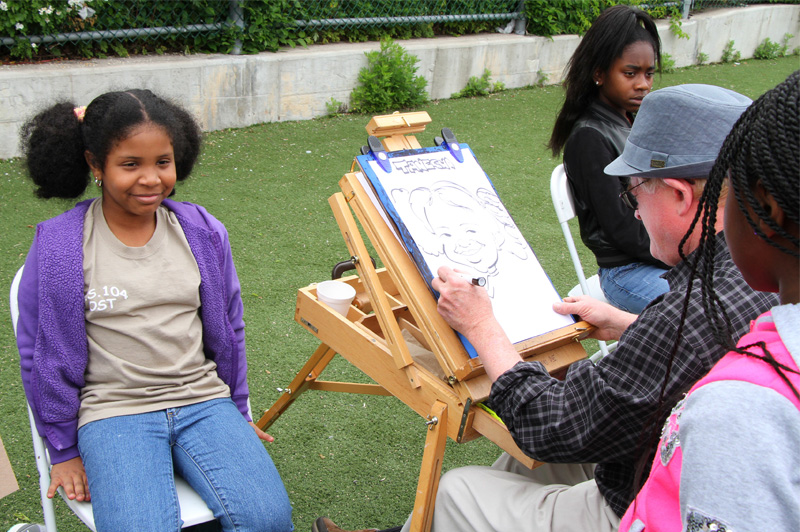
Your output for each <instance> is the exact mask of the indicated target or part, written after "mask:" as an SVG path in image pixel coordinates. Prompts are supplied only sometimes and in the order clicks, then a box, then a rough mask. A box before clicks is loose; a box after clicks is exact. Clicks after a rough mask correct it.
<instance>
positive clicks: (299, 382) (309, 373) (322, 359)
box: [256, 344, 336, 430]
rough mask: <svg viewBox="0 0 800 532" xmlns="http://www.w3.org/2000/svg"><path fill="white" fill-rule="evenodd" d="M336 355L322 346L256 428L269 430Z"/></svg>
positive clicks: (325, 346)
mask: <svg viewBox="0 0 800 532" xmlns="http://www.w3.org/2000/svg"><path fill="white" fill-rule="evenodd" d="M334 355H336V351H334V350H333V349H331V348H330V347H328V346H327V345H325V344H320V346H319V347H318V348H317V350H316V351H314V354H313V355H311V357H310V358H309V359H308V361H307V362H306V363H305V365H304V366H303V368H302V369H301V370H300V372H299V373H298V374H297V376H296V377H295V378H294V379H292V382H291V383H290V384H289V388H287V389H286V391H285V392H284V393H283V394H282V395H281V396H280V397H279V398H278V400H277V401H275V404H273V405H272V407H271V408H270V409H269V410H267V411H266V412H265V413H264V415H263V416H261V419H259V420H258V422H256V426H257V427H258V428H260V429H261V430H267V428H268V427H269V426H270V425H272V423H273V422H274V421H275V420H276V419H278V417H280V415H281V414H283V412H284V411H285V410H286V409H287V408H289V407H290V406H291V404H292V403H293V402H294V400H295V399H297V397H298V396H299V395H300V394H301V393H303V392H304V391H306V389H307V388H308V387H309V385H310V384H311V383H312V382H314V381H315V380H316V379H317V377H319V374H320V373H322V370H324V369H325V367H326V366H327V365H328V364H329V363H330V361H331V360H333V357H334Z"/></svg>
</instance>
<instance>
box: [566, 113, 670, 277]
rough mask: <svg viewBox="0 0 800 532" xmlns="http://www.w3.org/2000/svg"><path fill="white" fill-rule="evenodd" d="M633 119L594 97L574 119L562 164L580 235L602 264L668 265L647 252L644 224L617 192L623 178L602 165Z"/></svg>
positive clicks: (616, 148) (619, 145)
mask: <svg viewBox="0 0 800 532" xmlns="http://www.w3.org/2000/svg"><path fill="white" fill-rule="evenodd" d="M630 132H631V124H630V123H629V122H628V120H626V119H625V118H624V117H623V116H622V115H620V114H619V113H618V112H617V111H615V110H614V109H612V108H611V107H609V106H608V105H606V104H604V103H603V102H601V101H599V100H595V102H594V103H592V105H591V106H589V108H588V109H587V110H586V112H585V113H584V114H583V116H581V118H579V119H578V121H577V122H576V123H575V125H574V126H573V128H572V132H570V135H569V138H568V139H567V142H566V144H565V145H564V168H565V170H566V172H567V179H568V183H569V187H570V189H571V190H572V195H573V200H574V203H575V212H576V214H577V215H578V223H579V225H580V232H581V240H583V243H584V244H585V245H586V247H588V248H589V249H590V250H592V252H593V253H594V255H595V258H596V259H597V265H598V266H600V267H603V268H614V267H617V266H624V265H625V264H630V263H633V262H645V263H648V264H655V265H659V266H661V267H664V268H666V266H664V265H663V264H662V263H661V262H660V261H658V260H656V259H654V258H653V257H652V255H650V238H649V237H648V236H647V232H646V231H645V228H644V225H643V224H642V222H641V221H639V220H637V219H636V218H635V217H634V215H633V211H632V210H631V209H629V208H628V207H626V206H625V205H624V204H623V203H622V200H621V199H620V198H619V193H620V192H622V191H623V190H624V188H623V187H624V186H625V183H626V180H623V179H620V178H616V177H611V176H607V175H605V173H603V169H604V168H605V167H606V165H608V164H609V163H610V162H611V161H613V160H614V159H616V158H617V157H618V156H619V155H620V154H621V153H622V150H623V148H624V147H625V140H626V139H627V138H628V135H629V134H630Z"/></svg>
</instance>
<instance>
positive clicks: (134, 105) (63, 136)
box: [20, 89, 201, 198]
mask: <svg viewBox="0 0 800 532" xmlns="http://www.w3.org/2000/svg"><path fill="white" fill-rule="evenodd" d="M75 107H76V106H75V104H74V103H71V102H61V103H57V104H55V105H53V106H52V107H50V108H48V109H45V110H44V111H42V112H40V113H39V114H37V115H36V116H34V117H33V118H31V119H30V120H29V121H28V122H26V123H25V125H23V127H22V130H21V135H20V136H21V140H22V148H23V151H24V154H25V158H26V164H27V168H28V174H29V175H30V176H31V179H33V182H34V184H35V185H36V187H37V188H36V195H37V196H39V197H40V198H77V197H78V196H80V195H81V194H83V192H84V191H85V190H86V186H87V185H88V184H89V176H90V169H89V164H88V163H87V161H86V157H87V155H86V154H87V152H88V156H89V157H91V158H92V161H93V163H94V164H96V166H99V167H100V168H104V167H105V163H106V158H107V157H108V153H109V152H110V151H111V149H112V148H113V147H114V146H115V145H116V144H117V143H119V142H120V141H122V140H124V139H125V138H127V137H128V135H130V134H131V132H132V131H133V130H134V129H136V128H137V127H139V126H140V125H143V124H153V125H156V126H158V127H161V128H163V129H164V130H165V131H166V132H167V134H168V135H169V137H170V139H171V140H172V148H173V150H174V153H175V170H176V174H177V179H178V180H179V181H180V180H183V179H186V178H187V177H188V176H189V174H190V173H191V171H192V168H193V167H194V163H195V162H196V161H197V157H198V155H199V154H200V143H201V132H200V127H199V126H198V124H197V122H196V121H195V120H194V118H193V117H192V116H191V115H190V114H189V113H188V112H187V111H186V110H184V109H183V108H181V107H180V106H178V105H176V104H174V103H172V102H169V101H167V100H165V99H163V98H160V97H159V96H156V95H155V94H153V93H152V92H151V91H149V90H142V89H133V90H128V91H121V92H107V93H105V94H103V95H101V96H98V97H97V98H95V99H94V100H93V101H92V103H90V104H89V105H88V106H87V107H86V112H85V114H84V116H83V119H82V120H81V119H79V118H78V116H77V115H76V114H75V112H74V109H75Z"/></svg>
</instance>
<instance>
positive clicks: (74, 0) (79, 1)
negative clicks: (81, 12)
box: [67, 0, 83, 8]
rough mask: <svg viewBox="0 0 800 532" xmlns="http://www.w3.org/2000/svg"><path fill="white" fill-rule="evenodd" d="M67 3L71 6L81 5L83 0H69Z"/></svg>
mask: <svg viewBox="0 0 800 532" xmlns="http://www.w3.org/2000/svg"><path fill="white" fill-rule="evenodd" d="M67 4H69V7H72V8H76V7H83V0H69V2H67Z"/></svg>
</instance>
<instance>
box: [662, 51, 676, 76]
mask: <svg viewBox="0 0 800 532" xmlns="http://www.w3.org/2000/svg"><path fill="white" fill-rule="evenodd" d="M675 70H676V67H675V60H674V59H673V58H672V56H671V55H669V54H668V53H666V52H662V53H661V72H662V73H663V74H669V73H671V72H675Z"/></svg>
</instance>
